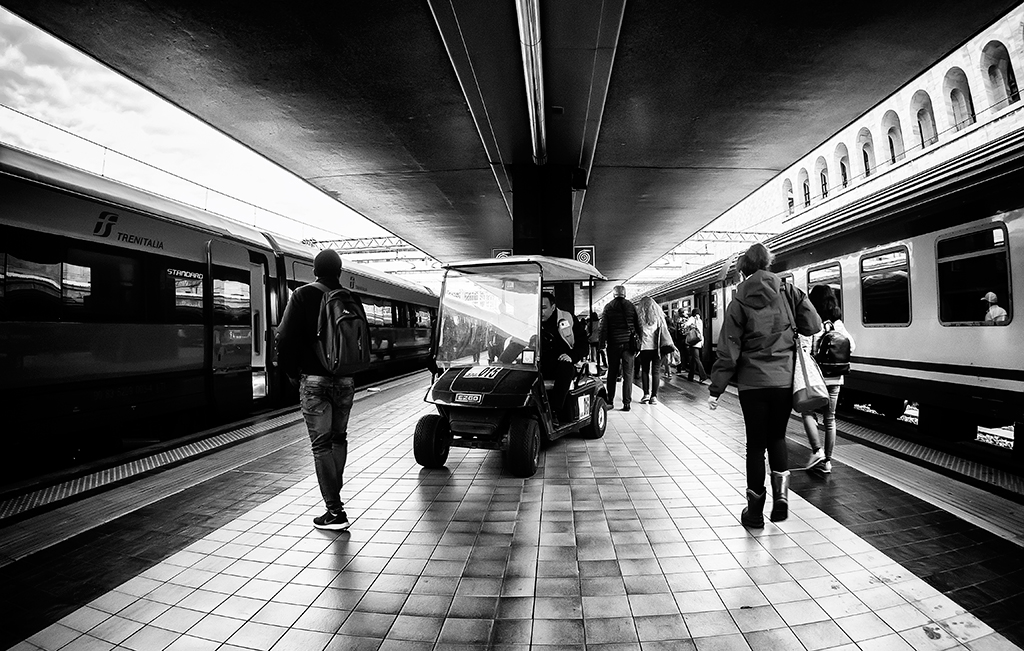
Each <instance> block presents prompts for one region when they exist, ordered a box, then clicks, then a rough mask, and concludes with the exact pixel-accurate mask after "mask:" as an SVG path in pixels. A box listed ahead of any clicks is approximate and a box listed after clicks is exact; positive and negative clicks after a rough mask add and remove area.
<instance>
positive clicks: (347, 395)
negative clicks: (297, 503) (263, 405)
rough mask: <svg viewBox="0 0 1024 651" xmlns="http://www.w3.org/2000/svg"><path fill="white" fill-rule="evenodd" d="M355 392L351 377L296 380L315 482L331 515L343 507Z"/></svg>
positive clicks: (319, 377) (304, 376) (305, 377)
mask: <svg viewBox="0 0 1024 651" xmlns="http://www.w3.org/2000/svg"><path fill="white" fill-rule="evenodd" d="M355 393H356V391H355V383H354V382H353V380H352V378H350V377H339V378H330V377H323V376H320V375H303V376H302V377H301V379H300V381H299V404H300V405H301V407H302V417H303V418H305V419H306V429H308V430H309V441H310V443H311V444H312V448H313V464H314V465H315V466H316V479H317V482H319V483H320V494H321V495H322V496H323V498H324V504H326V505H327V510H328V511H330V512H332V513H337V512H339V511H341V509H342V506H343V505H342V502H341V486H342V484H343V483H344V482H343V477H344V474H345V460H346V459H347V457H348V417H349V414H350V413H352V398H353V397H354V396H355Z"/></svg>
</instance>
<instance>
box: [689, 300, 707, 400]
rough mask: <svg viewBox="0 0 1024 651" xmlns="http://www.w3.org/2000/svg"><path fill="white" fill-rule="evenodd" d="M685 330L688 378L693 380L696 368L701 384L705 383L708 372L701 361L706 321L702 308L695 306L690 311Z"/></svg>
mask: <svg viewBox="0 0 1024 651" xmlns="http://www.w3.org/2000/svg"><path fill="white" fill-rule="evenodd" d="M683 332H684V333H685V338H686V368H687V370H688V371H689V376H687V378H686V379H687V380H689V381H690V382H693V371H694V370H696V371H697V377H699V378H700V384H704V380H707V379H708V374H707V372H706V371H705V370H704V363H703V362H702V361H700V356H701V353H703V352H704V321H703V319H701V318H700V310H698V309H697V308H693V310H691V311H690V318H689V319H687V320H686V324H685V325H684V326H683Z"/></svg>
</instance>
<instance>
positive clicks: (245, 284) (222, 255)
mask: <svg viewBox="0 0 1024 651" xmlns="http://www.w3.org/2000/svg"><path fill="white" fill-rule="evenodd" d="M207 269H208V272H209V273H208V274H207V287H208V290H209V295H210V296H211V297H212V298H213V300H212V301H210V302H209V311H208V313H207V326H208V330H207V333H208V334H207V372H208V373H209V378H210V380H209V387H210V400H211V406H212V408H213V411H214V413H215V414H216V415H217V416H218V417H231V416H237V415H241V414H243V413H246V412H248V411H249V409H250V408H251V407H252V392H253V385H252V366H251V365H252V352H251V351H252V347H253V346H252V344H253V328H252V326H253V314H252V303H251V295H252V292H251V285H250V284H251V275H250V274H251V271H250V261H249V251H248V250H247V249H245V248H244V247H242V246H240V245H238V244H234V243H231V242H221V241H217V240H210V241H209V242H208V244H207ZM261 284H262V283H261ZM265 313H266V312H265V308H264V314H265Z"/></svg>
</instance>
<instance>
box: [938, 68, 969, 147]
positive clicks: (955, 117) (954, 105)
mask: <svg viewBox="0 0 1024 651" xmlns="http://www.w3.org/2000/svg"><path fill="white" fill-rule="evenodd" d="M942 92H943V94H944V95H945V96H946V97H947V98H948V99H949V112H948V116H949V121H950V122H951V123H952V124H953V128H955V129H956V130H957V131H960V130H961V129H966V128H967V127H969V126H971V125H972V124H974V122H975V121H976V120H977V117H976V115H975V113H974V99H973V98H972V97H971V86H970V84H969V83H968V82H967V75H966V73H964V71H963V70H961V69H960V68H956V67H954V68H950V69H949V72H947V73H946V76H945V77H944V78H943V80H942Z"/></svg>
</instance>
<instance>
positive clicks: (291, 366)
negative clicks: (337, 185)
mask: <svg viewBox="0 0 1024 651" xmlns="http://www.w3.org/2000/svg"><path fill="white" fill-rule="evenodd" d="M313 273H314V274H315V275H316V283H310V284H308V285H303V286H302V287H299V288H298V289H297V290H295V292H293V293H292V296H291V298H290V299H289V300H288V305H287V306H286V307H285V310H284V317H282V319H281V326H280V327H279V328H278V331H277V359H278V364H280V366H281V367H282V368H283V370H284V371H285V373H287V375H288V378H289V379H290V380H291V381H292V382H296V381H297V382H298V384H299V404H300V405H301V407H302V416H303V418H304V419H305V420H306V429H308V430H309V440H310V443H311V445H312V448H313V464H314V465H315V467H316V479H317V481H318V482H319V483H320V494H321V495H322V496H323V498H324V504H325V505H326V506H327V512H326V513H324V514H323V515H321V516H320V517H317V518H313V526H314V527H316V528H317V529H330V530H332V531H344V530H345V529H348V527H349V521H348V515H347V514H346V513H345V509H344V508H343V507H344V504H343V503H342V501H341V487H342V484H343V475H344V472H345V460H346V458H347V456H348V417H349V414H350V413H351V411H352V398H353V396H354V395H355V384H354V382H353V379H352V378H351V377H334V376H333V375H331V374H330V373H329V372H328V371H327V369H325V368H324V367H323V365H322V364H321V363H320V360H319V358H318V357H317V354H316V345H317V327H318V321H319V317H320V301H321V300H322V299H323V297H324V294H325V292H324V290H323V289H321V287H319V286H318V285H323V286H326V287H327V288H328V289H343V288H342V287H341V283H340V282H339V281H338V278H339V277H340V276H341V257H340V256H338V253H337V252H336V251H333V250H331V249H325V250H323V251H321V252H320V253H318V254H317V256H316V259H315V260H314V261H313ZM353 298H354V299H355V300H356V301H357V302H358V301H359V298H358V297H356V296H353Z"/></svg>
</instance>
